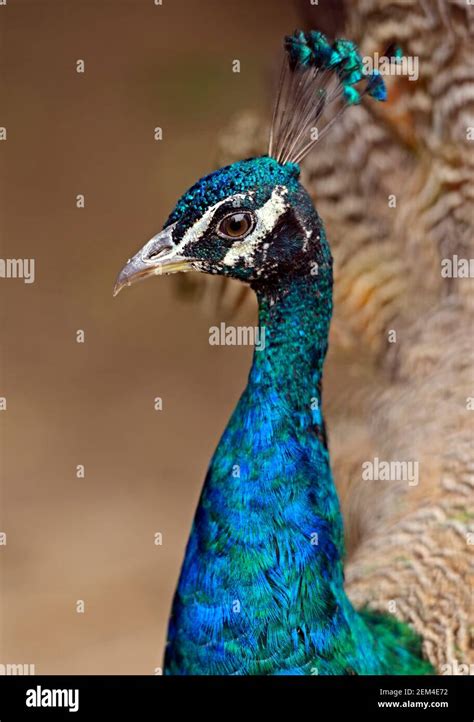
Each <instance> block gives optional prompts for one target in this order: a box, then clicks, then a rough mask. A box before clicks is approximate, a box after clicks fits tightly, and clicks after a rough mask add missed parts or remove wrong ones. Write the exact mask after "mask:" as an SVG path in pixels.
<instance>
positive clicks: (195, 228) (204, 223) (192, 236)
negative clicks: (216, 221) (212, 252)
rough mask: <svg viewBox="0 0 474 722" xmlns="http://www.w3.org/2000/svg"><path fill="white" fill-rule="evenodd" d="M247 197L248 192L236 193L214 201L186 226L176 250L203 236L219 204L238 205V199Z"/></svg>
mask: <svg viewBox="0 0 474 722" xmlns="http://www.w3.org/2000/svg"><path fill="white" fill-rule="evenodd" d="M247 197H248V194H245V193H236V194H235V195H234V196H230V197H229V198H224V199H223V200H222V201H219V202H218V203H215V205H213V206H211V207H210V208H208V209H207V211H206V212H205V213H203V215H202V216H201V218H199V219H198V220H197V221H196V223H194V224H193V225H192V226H191V228H188V230H187V231H186V233H185V234H184V236H183V237H182V239H181V240H180V242H179V243H178V245H177V246H176V249H175V250H176V251H178V253H179V251H180V250H182V249H183V248H184V247H185V246H187V245H188V243H194V242H195V241H199V239H200V238H202V237H203V235H204V234H205V232H206V231H207V229H208V228H209V226H210V225H211V222H212V219H213V217H214V213H215V212H216V211H217V209H218V208H220V206H222V205H223V204H224V203H229V202H230V203H233V204H234V205H238V204H239V201H242V200H245V198H247Z"/></svg>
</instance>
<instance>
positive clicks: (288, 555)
mask: <svg viewBox="0 0 474 722" xmlns="http://www.w3.org/2000/svg"><path fill="white" fill-rule="evenodd" d="M286 51H287V52H286V62H285V63H284V66H283V74H282V80H281V85H280V91H279V95H278V99H277V103H276V107H275V115H274V120H273V127H272V136H271V143H270V151H269V155H267V156H261V157H257V158H251V159H248V160H244V161H239V162H236V163H233V164H232V165H230V166H226V167H224V168H222V169H220V170H218V171H216V172H214V173H212V174H211V175H209V176H206V177H204V178H203V179H201V180H200V181H199V182H198V183H197V184H196V185H195V186H193V187H192V188H191V189H190V190H189V191H187V193H185V194H184V196H183V197H182V198H181V199H180V200H179V201H178V203H177V205H176V208H175V210H174V211H173V213H172V214H171V216H170V217H169V219H168V221H167V223H166V224H165V228H164V230H163V231H162V232H161V233H159V234H158V235H157V236H155V237H154V238H152V239H151V241H149V242H148V243H147V244H146V245H145V246H144V247H143V249H141V250H140V251H139V252H138V253H137V254H136V255H135V256H134V257H133V258H132V259H131V260H130V261H129V262H128V264H127V265H126V266H125V268H124V269H123V270H122V272H121V274H120V276H119V278H118V282H117V290H119V289H120V288H121V287H122V286H123V285H125V284H130V283H132V282H134V281H135V280H138V279H141V278H145V277H147V276H149V275H153V274H156V273H162V272H164V273H166V272H174V271H179V270H181V271H184V270H198V271H201V272H205V273H213V274H214V273H219V274H221V275H223V276H228V277H231V278H234V279H237V280H239V281H241V282H244V283H246V284H248V285H249V286H250V287H251V288H252V289H253V291H254V292H255V293H256V296H257V300H258V305H259V326H260V329H261V330H262V332H263V334H262V337H263V338H264V340H265V342H264V344H262V345H261V346H260V348H259V349H256V350H255V352H254V358H253V363H252V367H251V371H250V375H249V380H248V384H247V387H246V389H245V390H244V392H243V394H242V397H241V399H240V401H239V403H238V405H237V407H236V409H235V411H234V413H233V415H232V417H231V419H230V421H229V424H228V426H227V428H226V430H225V432H224V434H223V436H222V438H221V440H220V442H219V445H218V447H217V449H216V452H215V454H214V456H213V458H212V461H211V463H210V467H209V470H208V473H207V476H206V480H205V483H204V487H203V490H202V494H201V498H200V501H199V505H198V508H197V511H196V515H195V519H194V522H193V527H192V530H191V535H190V539H189V542H188V545H187V549H186V554H185V559H184V563H183V567H182V571H181V575H180V579H179V583H178V587H177V591H176V594H175V598H174V602H173V608H172V614H171V620H170V626H169V635H168V644H167V648H166V655H165V672H166V673H167V674H246V675H249V674H266V675H268V674H426V673H429V672H431V671H432V668H431V666H430V665H429V664H428V663H427V662H425V661H424V660H423V659H422V657H421V652H420V641H419V638H418V637H417V635H415V633H414V632H412V631H411V630H410V628H409V627H408V626H406V625H405V624H403V623H401V622H398V621H397V620H395V619H394V618H392V617H391V616H390V615H386V616H384V615H382V614H378V613H374V612H369V611H367V610H362V611H356V610H355V609H354V607H353V605H352V604H351V602H350V601H349V599H348V597H347V595H346V593H345V591H344V569H343V560H344V537H343V523H342V516H341V512H340V508H339V501H338V497H337V493H336V490H335V486H334V483H333V478H332V473H331V464H330V456H329V450H328V445H327V439H326V431H325V424H324V420H323V415H322V398H321V393H322V375H323V364H324V359H325V355H326V351H327V347H328V334H329V326H330V320H331V314H332V283H333V278H332V257H331V252H330V248H329V245H328V241H327V237H326V233H325V230H324V226H323V223H322V221H321V219H320V217H319V215H318V213H317V211H316V210H315V208H314V205H313V202H312V200H311V198H310V196H309V195H308V193H307V192H306V190H305V189H304V187H303V186H302V184H301V183H300V170H299V165H298V162H299V161H300V160H301V159H302V158H303V157H304V156H305V154H306V153H307V152H308V151H309V150H310V149H311V148H312V146H313V145H314V143H315V142H316V140H317V137H320V136H321V134H322V133H317V134H316V136H317V137H316V139H315V138H314V136H313V134H311V133H310V131H311V129H313V128H314V127H315V124H316V123H318V126H319V125H320V124H322V122H323V121H322V119H323V118H324V116H325V114H326V112H327V110H328V108H330V106H331V104H332V103H333V102H334V103H335V104H336V108H337V110H336V114H338V113H340V112H342V110H343V109H344V108H345V107H347V106H348V105H351V104H357V103H359V102H360V100H361V98H362V96H363V95H371V96H372V97H375V98H376V99H379V100H383V99H384V93H385V89H384V85H383V82H382V80H381V78H380V76H378V75H377V74H376V73H374V74H373V75H371V76H364V74H363V73H362V70H361V68H362V63H361V58H360V56H359V54H358V52H357V49H356V48H355V46H354V45H353V44H352V43H350V42H349V41H342V40H340V41H336V42H335V43H334V44H332V45H330V44H329V43H328V41H327V40H326V38H325V37H324V36H323V35H322V34H321V33H307V34H304V33H300V32H297V33H295V34H294V35H293V36H291V37H289V38H287V39H286ZM361 82H362V86H363V87H362V90H360V85H361ZM356 86H357V87H356ZM334 117H335V115H332V116H331V119H330V120H329V122H328V124H327V125H326V126H324V127H323V131H322V132H324V129H325V128H327V127H328V125H329V124H331V123H332V121H333V119H334Z"/></svg>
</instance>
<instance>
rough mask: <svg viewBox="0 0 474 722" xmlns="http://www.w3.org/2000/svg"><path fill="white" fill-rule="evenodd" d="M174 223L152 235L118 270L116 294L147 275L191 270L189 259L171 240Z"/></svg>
mask: <svg viewBox="0 0 474 722" xmlns="http://www.w3.org/2000/svg"><path fill="white" fill-rule="evenodd" d="M175 226H176V223H173V224H172V225H170V226H167V227H166V228H165V229H164V230H163V231H161V233H158V234H157V235H156V236H153V238H151V239H150V240H149V241H148V243H145V245H144V246H143V248H141V249H140V250H139V251H138V253H136V254H135V255H134V256H133V257H132V258H130V259H129V260H128V261H127V263H126V264H125V266H124V267H123V268H122V270H121V271H120V273H119V275H118V277H117V280H116V282H115V286H114V296H116V295H117V294H118V293H119V292H120V291H121V290H122V288H123V287H124V286H131V285H132V284H133V283H137V282H138V281H143V280H144V279H145V278H148V277H149V276H161V275H162V274H168V273H177V272H178V271H190V270H192V265H191V260H190V259H189V258H185V257H184V256H182V255H180V254H179V252H178V250H177V246H176V244H175V243H174V241H173V229H174V227H175Z"/></svg>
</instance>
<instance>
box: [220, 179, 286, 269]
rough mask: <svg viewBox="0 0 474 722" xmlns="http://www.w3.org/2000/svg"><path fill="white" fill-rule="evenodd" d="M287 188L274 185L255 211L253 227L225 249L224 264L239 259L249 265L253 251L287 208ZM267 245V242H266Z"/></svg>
mask: <svg viewBox="0 0 474 722" xmlns="http://www.w3.org/2000/svg"><path fill="white" fill-rule="evenodd" d="M287 193H288V189H287V188H285V186H276V187H275V188H274V190H273V193H272V195H271V197H270V198H269V199H268V201H267V202H266V203H265V204H264V205H263V206H262V207H261V208H259V209H258V210H256V211H255V218H256V223H255V228H254V230H253V231H252V233H250V234H249V235H248V236H246V237H245V238H244V239H242V240H241V241H236V242H235V243H234V244H233V245H232V247H231V248H229V250H228V251H227V253H226V255H225V257H224V259H223V263H224V264H225V265H226V266H235V265H236V263H237V262H238V261H239V260H241V259H242V260H244V263H245V265H251V263H252V261H253V256H254V253H255V251H256V249H257V247H258V245H259V243H260V241H261V240H262V239H263V238H265V236H266V235H267V234H268V233H270V232H271V231H272V230H273V229H274V228H275V226H276V224H277V223H278V221H279V219H280V218H281V216H282V215H283V213H284V212H285V211H286V209H287V203H286V201H285V196H286V195H287ZM266 245H268V244H266Z"/></svg>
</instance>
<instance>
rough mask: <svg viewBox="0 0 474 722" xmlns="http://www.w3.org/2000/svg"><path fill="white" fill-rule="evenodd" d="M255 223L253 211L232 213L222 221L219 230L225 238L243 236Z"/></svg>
mask: <svg viewBox="0 0 474 722" xmlns="http://www.w3.org/2000/svg"><path fill="white" fill-rule="evenodd" d="M253 225H254V220H253V215H252V213H249V212H248V211H244V212H242V213H231V214H229V215H228V216H225V218H223V219H222V220H221V221H220V223H219V225H218V226H217V232H218V233H219V235H220V236H224V238H243V237H244V236H246V235H247V233H249V232H250V231H251V230H252V228H253Z"/></svg>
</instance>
